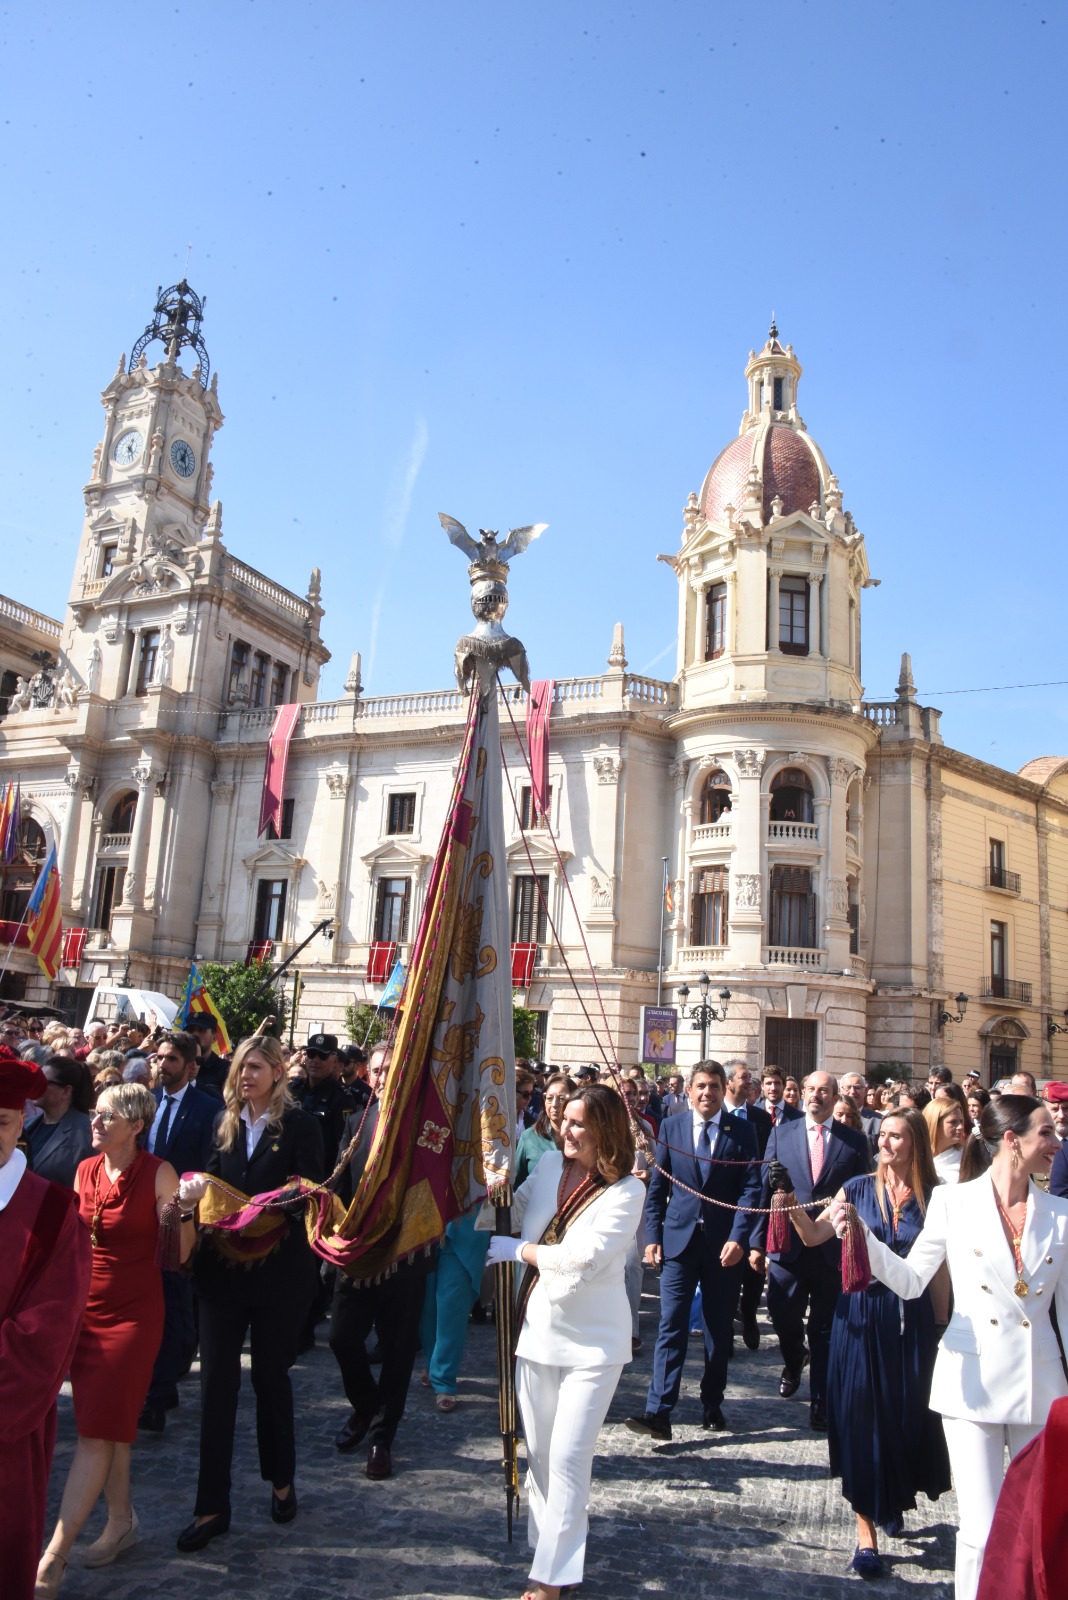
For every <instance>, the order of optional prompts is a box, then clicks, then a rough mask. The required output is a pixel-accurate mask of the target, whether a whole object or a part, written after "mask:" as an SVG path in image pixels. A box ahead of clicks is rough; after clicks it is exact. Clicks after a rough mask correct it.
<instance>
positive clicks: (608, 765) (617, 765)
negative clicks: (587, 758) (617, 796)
mask: <svg viewBox="0 0 1068 1600" xmlns="http://www.w3.org/2000/svg"><path fill="white" fill-rule="evenodd" d="M593 767H594V771H595V772H596V774H597V782H598V783H618V782H619V774H620V772H621V771H622V770H623V762H622V761H621V760H620V758H619V756H594V758H593Z"/></svg>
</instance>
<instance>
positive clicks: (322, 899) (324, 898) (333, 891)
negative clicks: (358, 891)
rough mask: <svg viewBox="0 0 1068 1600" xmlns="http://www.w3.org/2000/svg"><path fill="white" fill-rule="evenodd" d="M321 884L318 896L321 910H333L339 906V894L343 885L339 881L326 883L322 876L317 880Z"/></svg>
mask: <svg viewBox="0 0 1068 1600" xmlns="http://www.w3.org/2000/svg"><path fill="white" fill-rule="evenodd" d="M316 881H317V882H318V885H319V893H318V896H317V901H318V906H319V910H320V911H333V910H334V909H335V907H336V906H337V895H338V890H339V889H340V887H341V885H340V884H339V883H325V882H324V881H323V880H322V878H319V879H317V880H316Z"/></svg>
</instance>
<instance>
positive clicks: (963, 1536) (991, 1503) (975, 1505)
mask: <svg viewBox="0 0 1068 1600" xmlns="http://www.w3.org/2000/svg"><path fill="white" fill-rule="evenodd" d="M942 1427H943V1429H944V1430H945V1435H946V1444H947V1445H948V1447H949V1461H950V1465H951V1467H952V1468H953V1486H954V1488H955V1489H956V1491H957V1505H958V1508H959V1512H960V1528H959V1531H958V1533H957V1561H956V1567H955V1588H954V1594H955V1596H956V1600H975V1596H976V1592H977V1590H978V1588H979V1574H980V1572H981V1571H982V1567H983V1551H984V1550H985V1549H986V1541H987V1536H988V1535H989V1533H990V1524H991V1523H992V1522H993V1520H994V1508H995V1506H996V1505H997V1503H998V1495H999V1494H1000V1493H1001V1485H1002V1484H1003V1483H1004V1481H1005V1471H1006V1466H1007V1462H1006V1460H1005V1452H1006V1450H1008V1453H1009V1460H1010V1461H1011V1460H1012V1458H1013V1457H1014V1456H1017V1455H1019V1453H1020V1451H1021V1450H1022V1449H1023V1447H1024V1445H1025V1444H1030V1442H1031V1440H1032V1439H1033V1438H1034V1437H1035V1435H1036V1434H1039V1433H1041V1432H1042V1429H1041V1427H1040V1426H1035V1427H1032V1426H1031V1425H1030V1424H1026V1425H1025V1424H1024V1423H1013V1422H969V1421H967V1420H966V1419H964V1418H962V1417H943V1418H942Z"/></svg>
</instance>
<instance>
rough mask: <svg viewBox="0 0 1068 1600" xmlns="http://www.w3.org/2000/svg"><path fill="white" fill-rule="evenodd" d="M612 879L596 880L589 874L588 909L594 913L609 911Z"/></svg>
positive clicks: (612, 886)
mask: <svg viewBox="0 0 1068 1600" xmlns="http://www.w3.org/2000/svg"><path fill="white" fill-rule="evenodd" d="M614 887H615V879H614V878H605V879H603V880H602V879H601V878H598V877H597V876H596V875H595V874H593V873H591V874H590V907H591V909H592V910H594V911H611V909H612V901H613V898H614Z"/></svg>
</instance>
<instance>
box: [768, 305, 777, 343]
mask: <svg viewBox="0 0 1068 1600" xmlns="http://www.w3.org/2000/svg"><path fill="white" fill-rule="evenodd" d="M778 337H779V330H778V328H777V327H776V326H775V313H774V311H773V312H772V313H771V327H770V328H769V329H768V338H769V339H777V338H778Z"/></svg>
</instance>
